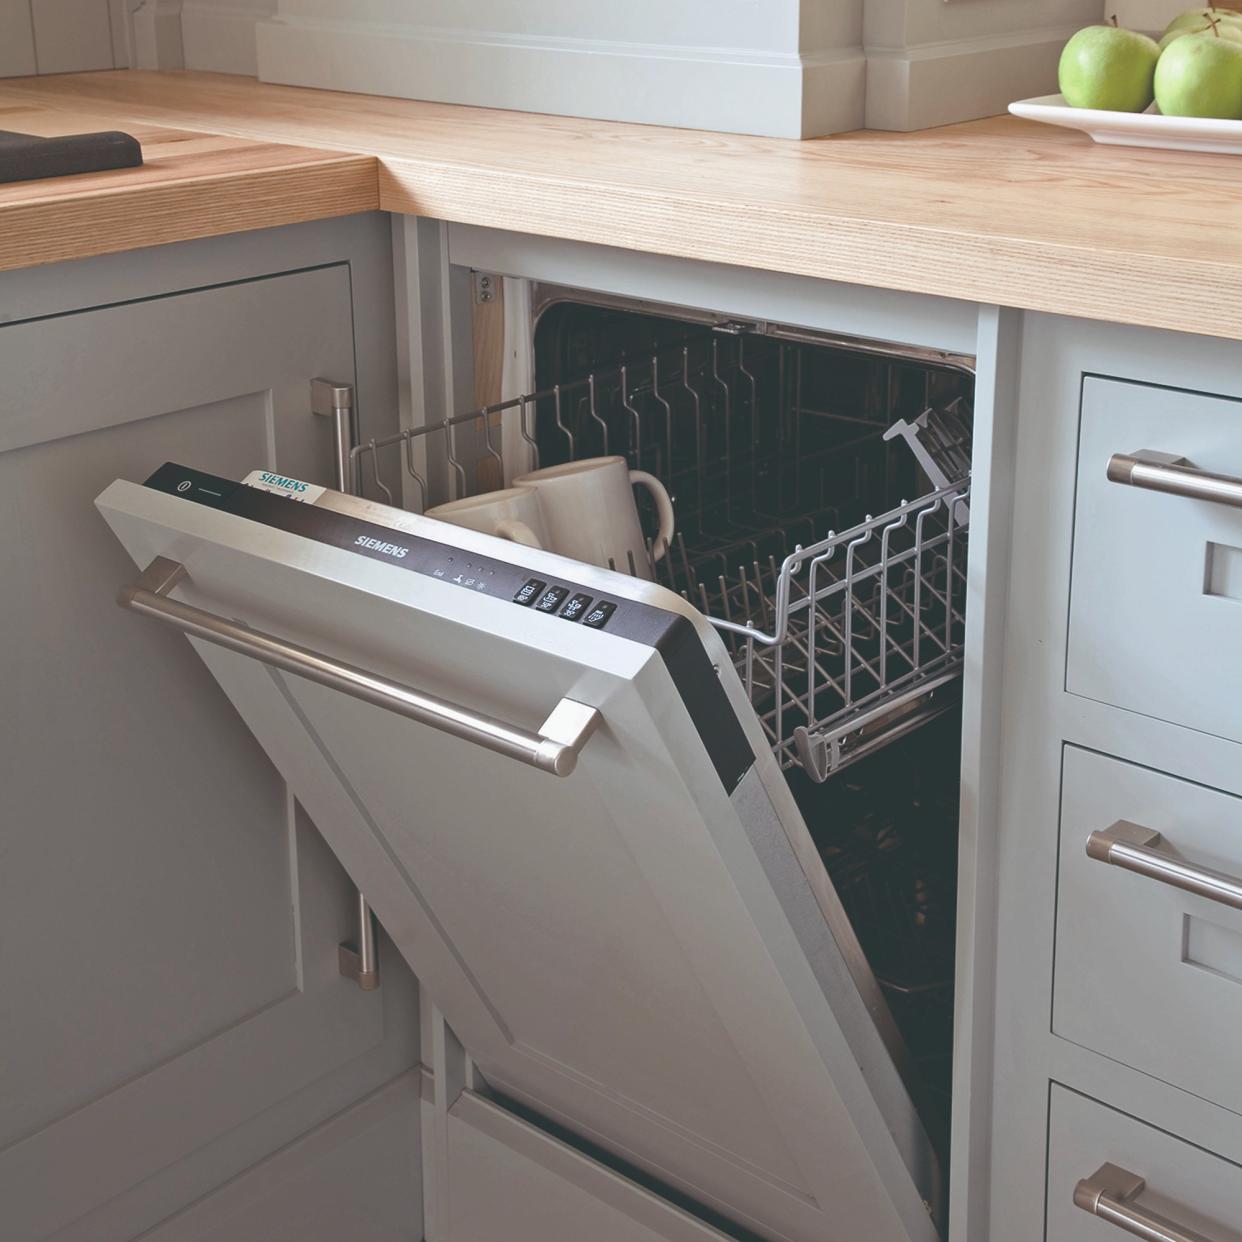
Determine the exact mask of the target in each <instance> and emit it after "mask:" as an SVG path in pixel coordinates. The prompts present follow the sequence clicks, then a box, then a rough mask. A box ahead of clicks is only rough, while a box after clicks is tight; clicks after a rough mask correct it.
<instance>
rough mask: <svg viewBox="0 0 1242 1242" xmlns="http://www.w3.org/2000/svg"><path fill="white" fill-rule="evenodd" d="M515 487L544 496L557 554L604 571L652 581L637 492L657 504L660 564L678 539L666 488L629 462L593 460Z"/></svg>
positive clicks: (527, 478)
mask: <svg viewBox="0 0 1242 1242" xmlns="http://www.w3.org/2000/svg"><path fill="white" fill-rule="evenodd" d="M513 485H514V487H529V488H534V489H535V490H536V491H537V492H538V493H539V500H540V505H541V508H542V510H543V517H544V522H545V524H546V527H547V532H548V537H549V538H550V539H551V541H552V551H554V552H559V553H561V555H562V556H572V557H575V558H576V559H577V560H580V561H588V562H590V563H591V564H592V565H600V566H603V567H604V568H605V569H607V568H608V566H609V564H610V563H611V565H612V567H613V568H614V569H617V570H620V571H621V572H622V573H630V572H631V567H632V572H634V573H636V574H637V575H638V576H639V577H640V578H650V577H651V567H650V565H649V564H648V561H647V543H646V540H645V539H644V538H643V530H642V527H641V526H640V525H639V521H638V507H637V505H636V504H635V503H634V490H633V489H634V486H635V485H638V486H640V487H645V488H646V489H647V490H648V491H649V492H650V493H651V496H652V499H653V500H654V501H655V504H656V511H657V513H658V514H659V518H660V530H659V533H658V534H657V535H656V537H655V540H654V542H653V544H652V556H653V557H654V558H655V559H656V560H657V561H658V560H659V559H660V558H661V557H662V556H663V555H664V554H665V552H667V551H668V546H669V544H670V542H671V541H672V538H673V502H672V501H671V500H670V499H669V495H668V492H667V491H665V489H664V484H663V483H661V482H660V480H659V479H657V478H656V477H655V476H654V475H651V474H648V473H647V472H646V471H645V470H631V469H630V468H629V465H628V464H627V462H626V460H625V458H624V457H590V458H587V459H586V460H584V461H570V462H566V463H565V464H564V465H561V466H548V467H546V468H545V469H543V470H532V471H531V472H530V473H529V474H524V475H522V476H521V477H520V478H517V479H514V480H513Z"/></svg>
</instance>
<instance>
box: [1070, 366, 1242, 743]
mask: <svg viewBox="0 0 1242 1242" xmlns="http://www.w3.org/2000/svg"><path fill="white" fill-rule="evenodd" d="M1142 449H1148V450H1152V451H1154V452H1160V453H1167V454H1172V455H1174V456H1176V457H1183V458H1185V459H1186V460H1187V461H1188V462H1190V463H1191V464H1192V465H1193V466H1195V467H1197V468H1199V469H1202V470H1206V471H1211V472H1213V473H1217V474H1223V475H1229V476H1236V477H1242V402H1239V401H1233V400H1228V399H1226V398H1222V397H1208V396H1202V395H1200V394H1196V393H1187V392H1180V391H1177V390H1173V389H1164V388H1149V387H1145V386H1144V385H1141V384H1132V383H1125V382H1122V381H1118V380H1106V379H1100V378H1098V377H1094V376H1092V377H1088V378H1087V379H1086V380H1085V381H1084V383H1083V388H1082V422H1081V427H1080V433H1079V454H1078V488H1077V502H1076V510H1075V521H1074V561H1073V581H1072V585H1071V591H1070V617H1069V647H1068V656H1067V668H1066V689H1067V690H1069V691H1070V692H1071V693H1072V694H1080V695H1084V696H1086V697H1088V698H1092V699H1097V700H1099V701H1101V702H1104V703H1111V704H1114V705H1115V706H1118V707H1124V708H1128V709H1130V710H1131V711H1136V712H1142V713H1143V714H1145V715H1149V716H1155V717H1158V718H1159V719H1162V720H1168V721H1171V722H1173V723H1174V724H1180V725H1186V726H1189V727H1190V728H1192V729H1200V730H1202V731H1204V732H1207V733H1213V734H1216V735H1218V736H1220V737H1226V738H1232V739H1234V740H1237V741H1242V711H1239V710H1238V704H1239V701H1240V700H1242V660H1239V659H1238V658H1237V654H1238V651H1239V646H1240V644H1242V509H1237V508H1231V507H1229V506H1228V505H1226V504H1223V503H1220V502H1217V501H1207V500H1199V499H1190V498H1187V497H1185V496H1176V495H1169V494H1165V493H1161V492H1157V491H1149V490H1144V489H1140V488H1138V487H1134V486H1127V485H1124V484H1121V483H1114V482H1110V481H1109V480H1108V478H1107V477H1106V473H1105V471H1106V468H1107V465H1108V461H1109V458H1110V456H1111V455H1112V454H1114V453H1123V454H1124V453H1134V452H1136V451H1138V450H1142Z"/></svg>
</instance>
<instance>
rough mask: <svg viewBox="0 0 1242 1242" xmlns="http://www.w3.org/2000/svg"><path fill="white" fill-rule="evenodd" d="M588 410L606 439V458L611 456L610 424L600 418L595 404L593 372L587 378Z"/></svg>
mask: <svg viewBox="0 0 1242 1242" xmlns="http://www.w3.org/2000/svg"><path fill="white" fill-rule="evenodd" d="M587 409H588V411H589V413H590V415H591V417H592V418H593V419H594V420H595V421H596V422H597V423H598V424H599V427H600V432H601V433H602V435H603V437H604V456H605V457H607V456H608V455H609V450H608V424H607V422H606V421H605V420H604V419H603V418H601V417H600V414H599V409H598V407H597V406H596V404H595V372H594V371H592V372H591V374H590V375H588V376H587Z"/></svg>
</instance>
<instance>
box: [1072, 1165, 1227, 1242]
mask: <svg viewBox="0 0 1242 1242" xmlns="http://www.w3.org/2000/svg"><path fill="white" fill-rule="evenodd" d="M1146 1189H1147V1183H1146V1181H1144V1180H1143V1178H1141V1177H1139V1175H1138V1174H1137V1173H1131V1172H1129V1170H1127V1169H1122V1168H1119V1167H1118V1166H1117V1165H1115V1164H1102V1165H1100V1167H1099V1168H1098V1169H1096V1171H1095V1172H1094V1173H1092V1174H1091V1176H1090V1177H1084V1178H1083V1179H1082V1181H1080V1182H1079V1183H1078V1185H1077V1186H1075V1187H1074V1206H1075V1207H1080V1208H1082V1210H1083V1211H1084V1212H1090V1213H1091V1215H1092V1216H1098V1217H1099V1218H1100V1219H1101V1220H1106V1221H1108V1223H1109V1224H1110V1225H1116V1226H1117V1228H1118V1229H1121V1230H1124V1231H1125V1232H1126V1233H1131V1234H1133V1235H1134V1236H1135V1237H1136V1238H1145V1239H1146V1242H1212V1239H1211V1238H1208V1237H1206V1236H1205V1235H1204V1234H1201V1233H1198V1232H1196V1231H1195V1230H1193V1229H1184V1228H1182V1226H1181V1225H1176V1224H1174V1223H1173V1221H1171V1220H1168V1219H1166V1218H1165V1217H1163V1216H1160V1215H1158V1214H1157V1213H1156V1212H1150V1211H1148V1210H1147V1209H1146V1208H1142V1207H1140V1206H1139V1205H1138V1204H1137V1203H1135V1200H1136V1199H1137V1198H1138V1197H1139V1195H1141V1194H1142V1193H1143V1191H1144V1190H1146Z"/></svg>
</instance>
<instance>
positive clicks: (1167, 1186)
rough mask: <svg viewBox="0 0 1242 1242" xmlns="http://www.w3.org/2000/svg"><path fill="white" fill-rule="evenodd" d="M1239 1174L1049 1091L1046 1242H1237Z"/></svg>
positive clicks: (1062, 1091)
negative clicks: (1142, 1241) (1133, 1240)
mask: <svg viewBox="0 0 1242 1242" xmlns="http://www.w3.org/2000/svg"><path fill="white" fill-rule="evenodd" d="M1240 1222H1242V1168H1239V1166H1238V1165H1236V1164H1234V1163H1232V1162H1231V1161H1229V1160H1224V1159H1222V1158H1221V1157H1220V1156H1214V1155H1212V1154H1211V1153H1210V1152H1207V1151H1204V1150H1203V1149H1202V1148H1201V1147H1196V1146H1194V1144H1192V1143H1189V1142H1186V1141H1184V1140H1183V1139H1180V1138H1175V1137H1173V1135H1171V1134H1167V1133H1165V1132H1164V1131H1163V1130H1157V1129H1156V1128H1155V1127H1154V1126H1149V1125H1147V1124H1145V1123H1144V1122H1141V1121H1136V1120H1135V1119H1134V1118H1133V1117H1130V1116H1127V1115H1126V1114H1125V1113H1119V1112H1117V1111H1116V1110H1115V1109H1112V1108H1108V1107H1106V1106H1105V1105H1103V1104H1100V1103H1098V1102H1097V1101H1095V1100H1092V1099H1089V1098H1088V1097H1087V1096H1084V1095H1079V1094H1078V1093H1077V1092H1076V1091H1070V1090H1068V1089H1067V1088H1065V1087H1061V1086H1058V1085H1056V1084H1054V1085H1053V1087H1052V1096H1051V1100H1050V1113H1049V1118H1048V1204H1047V1226H1046V1231H1045V1234H1044V1236H1045V1238H1046V1239H1047V1242H1123V1240H1124V1239H1125V1238H1129V1237H1140V1238H1149V1239H1152V1240H1153V1242H1157V1240H1158V1239H1162V1238H1168V1239H1171V1240H1180V1239H1186V1240H1187V1242H1190V1240H1192V1239H1202V1240H1203V1242H1242V1232H1239V1226H1240Z"/></svg>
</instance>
